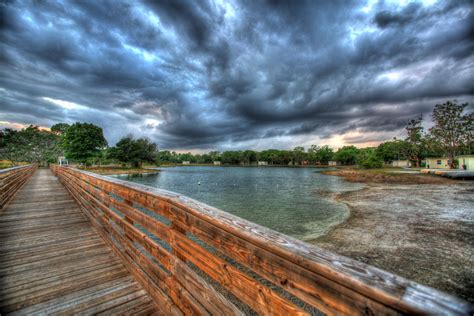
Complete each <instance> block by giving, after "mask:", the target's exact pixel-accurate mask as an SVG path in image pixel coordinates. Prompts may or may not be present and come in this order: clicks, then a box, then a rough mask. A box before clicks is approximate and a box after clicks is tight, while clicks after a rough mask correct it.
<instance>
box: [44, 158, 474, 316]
mask: <svg viewBox="0 0 474 316" xmlns="http://www.w3.org/2000/svg"><path fill="white" fill-rule="evenodd" d="M51 169H52V170H53V172H54V174H55V175H56V176H58V178H59V179H60V181H61V182H62V183H63V184H64V185H65V186H66V188H67V189H68V190H69V191H70V193H71V194H72V195H73V196H74V198H75V199H76V200H77V202H78V203H79V204H80V205H81V206H82V209H83V210H84V212H85V213H86V215H87V216H88V217H89V219H90V220H91V222H92V224H93V225H94V226H95V227H96V228H97V229H98V231H99V233H100V234H101V235H102V236H103V238H104V239H105V240H106V241H107V242H108V243H109V244H110V246H111V247H112V249H113V250H114V251H115V252H116V254H117V255H118V256H119V257H120V258H121V259H122V260H123V262H124V263H125V264H126V266H127V267H128V269H129V270H130V272H131V273H132V274H133V275H134V276H135V278H136V279H137V280H138V281H139V282H140V283H141V284H142V285H143V286H144V288H145V289H146V290H147V291H148V293H149V294H150V295H151V296H152V297H153V299H154V300H155V301H156V302H157V304H158V306H160V308H162V309H164V312H165V313H166V314H219V315H228V314H231V315H235V314H242V313H245V312H246V311H247V310H249V309H251V310H253V311H255V312H257V313H258V314H265V315H268V314H271V315H294V314H296V315H307V314H312V313H314V312H315V311H316V310H319V311H321V312H323V313H325V314H329V315H334V314H346V315H362V314H363V315H382V314H383V315H386V314H389V315H391V314H406V313H409V314H442V315H470V314H472V312H473V307H472V306H471V305H470V304H469V303H467V302H464V301H462V300H460V299H457V298H455V297H453V296H450V295H447V294H444V293H442V292H439V291H437V290H434V289H432V288H429V287H426V286H423V285H420V284H417V283H414V282H412V281H409V280H406V279H404V278H401V277H398V276H395V275H393V274H390V273H388V272H385V271H382V270H380V269H377V268H375V267H372V266H369V265H366V264H364V263H361V262H358V261H355V260H352V259H349V258H346V257H343V256H340V255H337V254H335V253H332V252H329V251H327V250H324V249H321V248H318V247H316V246H313V245H310V244H307V243H304V242H302V241H299V240H297V239H294V238H291V237H289V236H286V235H284V234H281V233H278V232H275V231H273V230H271V229H268V228H265V227H262V226H260V225H257V224H255V223H252V222H249V221H246V220H243V219H241V218H239V217H236V216H233V215H231V214H228V213H226V212H223V211H221V210H219V209H216V208H214V207H211V206H208V205H206V204H203V203H201V202H198V201H196V200H193V199H191V198H188V197H186V196H183V195H180V194H176V193H173V192H169V191H165V190H160V189H155V188H151V187H147V186H144V185H139V184H134V183H130V182H127V181H122V180H119V179H114V178H109V177H103V176H99V175H96V174H93V173H90V172H86V171H82V170H77V169H73V168H68V167H62V166H57V165H52V166H51Z"/></svg>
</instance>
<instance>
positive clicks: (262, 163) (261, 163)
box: [258, 161, 268, 166]
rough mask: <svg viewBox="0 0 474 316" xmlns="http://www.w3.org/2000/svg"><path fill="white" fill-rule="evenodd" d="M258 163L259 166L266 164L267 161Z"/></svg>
mask: <svg viewBox="0 0 474 316" xmlns="http://www.w3.org/2000/svg"><path fill="white" fill-rule="evenodd" d="M258 165H259V166H268V161H259V162H258Z"/></svg>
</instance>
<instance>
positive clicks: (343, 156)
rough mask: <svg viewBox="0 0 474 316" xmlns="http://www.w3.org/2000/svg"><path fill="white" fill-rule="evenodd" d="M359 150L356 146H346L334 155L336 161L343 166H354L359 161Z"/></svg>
mask: <svg viewBox="0 0 474 316" xmlns="http://www.w3.org/2000/svg"><path fill="white" fill-rule="evenodd" d="M358 154H359V149H357V147H355V146H344V147H342V148H339V149H338V151H336V153H335V154H334V159H335V160H336V161H339V162H341V164H343V165H354V164H355V163H356V160H357V155H358Z"/></svg>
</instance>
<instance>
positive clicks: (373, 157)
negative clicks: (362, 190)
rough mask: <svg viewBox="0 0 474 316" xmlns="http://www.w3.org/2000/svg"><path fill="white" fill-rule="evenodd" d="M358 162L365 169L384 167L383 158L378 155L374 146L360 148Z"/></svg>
mask: <svg viewBox="0 0 474 316" xmlns="http://www.w3.org/2000/svg"><path fill="white" fill-rule="evenodd" d="M357 164H358V165H359V167H361V168H364V169H375V168H382V167H383V159H382V158H381V157H380V156H379V155H377V151H376V150H375V149H374V148H364V149H360V150H359V153H358V155H357Z"/></svg>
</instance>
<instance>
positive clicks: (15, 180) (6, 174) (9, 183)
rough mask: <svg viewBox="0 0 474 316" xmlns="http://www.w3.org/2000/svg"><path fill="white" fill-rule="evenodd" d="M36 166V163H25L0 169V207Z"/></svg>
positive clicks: (2, 206) (1, 207) (3, 205)
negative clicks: (24, 164)
mask: <svg viewBox="0 0 474 316" xmlns="http://www.w3.org/2000/svg"><path fill="white" fill-rule="evenodd" d="M37 168H38V166H37V165H26V166H19V167H12V168H8V169H0V209H3V208H4V207H5V205H6V204H7V203H8V201H9V200H10V199H11V198H12V197H13V195H15V193H16V192H17V191H18V190H19V189H20V188H21V187H22V186H23V184H24V183H25V182H26V180H28V178H29V177H30V176H31V175H32V174H33V173H34V172H35V170H36V169H37Z"/></svg>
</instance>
